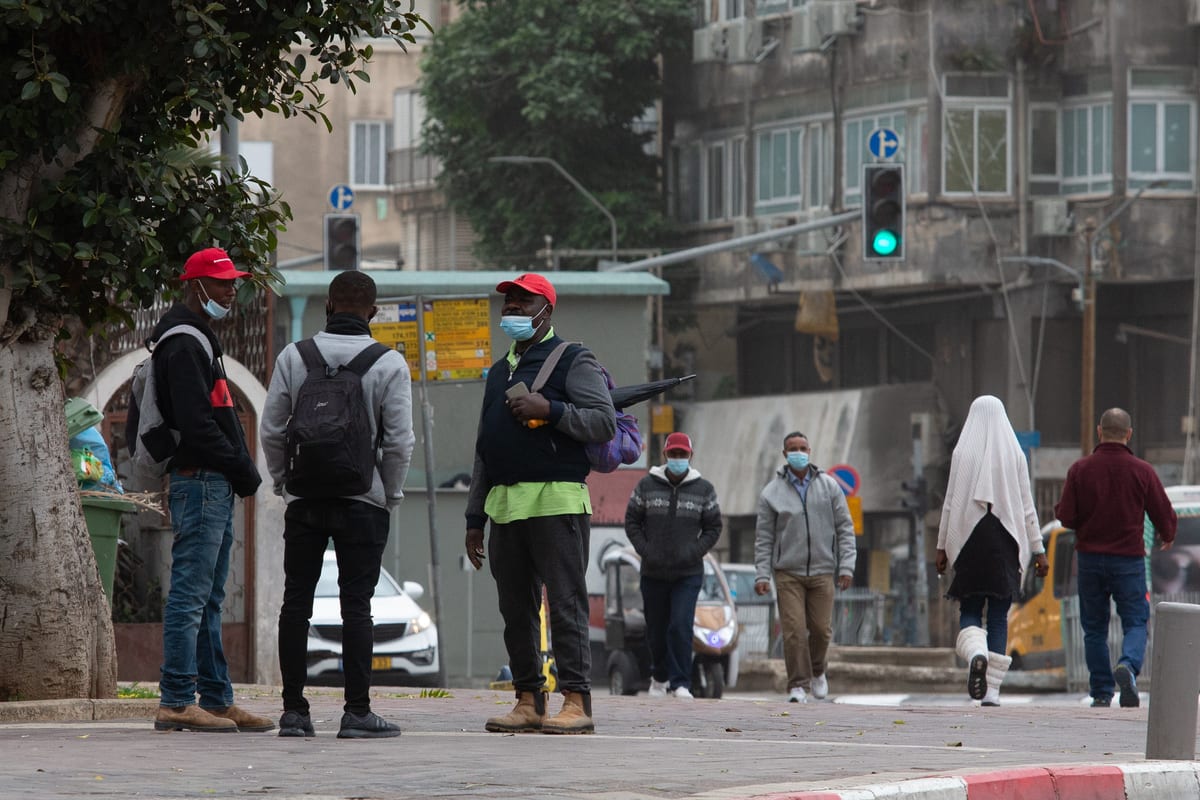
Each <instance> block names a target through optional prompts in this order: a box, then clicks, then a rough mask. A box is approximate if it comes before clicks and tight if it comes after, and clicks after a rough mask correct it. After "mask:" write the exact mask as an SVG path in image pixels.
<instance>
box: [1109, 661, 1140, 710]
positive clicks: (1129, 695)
mask: <svg viewBox="0 0 1200 800" xmlns="http://www.w3.org/2000/svg"><path fill="white" fill-rule="evenodd" d="M1113 678H1114V679H1116V681H1117V686H1119V687H1121V698H1120V702H1121V708H1137V707H1138V706H1139V705H1141V704H1142V701H1141V698H1139V697H1138V690H1137V679H1136V678H1134V677H1133V670H1132V669H1130V668H1129V665H1128V664H1117V667H1116V669H1114V670H1113Z"/></svg>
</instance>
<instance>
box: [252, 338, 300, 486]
mask: <svg viewBox="0 0 1200 800" xmlns="http://www.w3.org/2000/svg"><path fill="white" fill-rule="evenodd" d="M293 356H295V359H293V358H292V357H293ZM295 361H299V353H298V352H297V350H296V346H295V345H294V344H289V345H288V346H287V347H285V348H283V350H282V352H280V353H279V357H278V358H276V359H275V369H274V371H273V372H272V373H271V386H270V388H268V389H267V400H266V403H265V404H264V406H263V415H262V422H261V423H260V424H259V426H258V433H259V439H260V440H261V442H262V448H263V453H264V455H266V457H267V471H268V472H270V474H271V481H272V483H273V484H274V491H275V494H282V493H283V478H284V468H285V467H286V466H287V448H286V444H285V440H284V431H285V430H286V428H287V423H288V420H289V419H290V418H291V416H292V389H291V372H292V369H293V368H294V362H295ZM300 363H301V364H302V363H303V362H300Z"/></svg>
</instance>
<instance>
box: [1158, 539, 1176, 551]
mask: <svg viewBox="0 0 1200 800" xmlns="http://www.w3.org/2000/svg"><path fill="white" fill-rule="evenodd" d="M1174 541H1175V540H1174V539H1172V540H1171V541H1170V542H1164V541H1162V540H1161V539H1160V540H1159V545H1158V549H1159V550H1170V549H1171V544H1172V543H1173V542H1174Z"/></svg>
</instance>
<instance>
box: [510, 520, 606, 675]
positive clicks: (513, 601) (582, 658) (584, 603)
mask: <svg viewBox="0 0 1200 800" xmlns="http://www.w3.org/2000/svg"><path fill="white" fill-rule="evenodd" d="M590 522H591V520H590V517H589V516H588V515H587V514H561V515H558V516H552V517H533V518H531V519H523V520H519V521H517V522H510V523H508V524H506V525H500V524H497V523H495V522H493V523H492V529H491V535H490V536H488V560H490V561H491V562H492V567H491V569H492V577H493V578H495V579H496V594H497V595H498V596H499V601H500V615H501V616H502V617H503V618H504V646H505V648H506V649H507V650H508V666H509V669H510V670H512V674H513V687H514V688H516V689H517V690H519V691H526V692H536V691H541V690H542V687H543V685H544V684H545V678H544V676H543V675H542V672H541V666H542V665H541V656H540V655H539V653H538V648H539V645H540V633H539V622H538V614H539V610H540V609H541V605H542V587H543V586H545V587H546V599H547V601H548V606H549V611H550V639H551V648H552V649H553V651H554V661H555V663H556V664H557V666H558V684H559V687H560V688H561V689H563V690H564V691H572V692H590V691H591V689H592V684H591V672H592V654H591V650H590V647H591V645H590V643H589V642H588V597H587V579H586V575H585V573H586V571H587V562H588V537H589V535H590V533H591V525H590Z"/></svg>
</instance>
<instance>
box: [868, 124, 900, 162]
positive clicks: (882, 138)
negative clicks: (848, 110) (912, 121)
mask: <svg viewBox="0 0 1200 800" xmlns="http://www.w3.org/2000/svg"><path fill="white" fill-rule="evenodd" d="M867 149H868V150H870V151H871V155H873V156H875V157H876V158H881V159H887V158H892V157H893V156H895V155H896V153H897V152H898V151H899V150H900V137H899V136H897V135H896V132H895V131H894V130H892V129H891V128H876V129H875V130H873V131H871V135H870V136H868V137H867Z"/></svg>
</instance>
